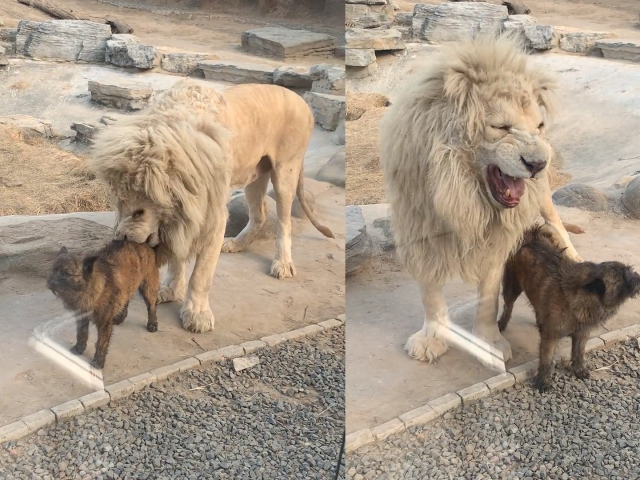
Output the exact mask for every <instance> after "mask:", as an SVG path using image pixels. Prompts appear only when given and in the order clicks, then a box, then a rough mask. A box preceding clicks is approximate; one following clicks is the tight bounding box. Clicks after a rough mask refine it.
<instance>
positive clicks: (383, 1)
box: [345, 0, 389, 5]
mask: <svg viewBox="0 0 640 480" xmlns="http://www.w3.org/2000/svg"><path fill="white" fill-rule="evenodd" d="M345 3H347V4H349V3H356V4H360V5H388V4H389V1H388V0H345Z"/></svg>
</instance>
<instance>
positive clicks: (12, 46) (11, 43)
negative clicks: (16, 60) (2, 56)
mask: <svg viewBox="0 0 640 480" xmlns="http://www.w3.org/2000/svg"><path fill="white" fill-rule="evenodd" d="M17 33H18V31H17V30H16V29H15V28H0V47H3V48H4V49H5V53H6V54H7V55H8V56H9V57H12V56H14V55H15V54H16V35H17Z"/></svg>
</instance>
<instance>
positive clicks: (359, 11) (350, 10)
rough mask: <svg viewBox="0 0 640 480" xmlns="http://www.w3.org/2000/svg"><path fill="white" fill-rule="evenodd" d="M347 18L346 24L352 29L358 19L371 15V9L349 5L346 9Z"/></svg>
mask: <svg viewBox="0 0 640 480" xmlns="http://www.w3.org/2000/svg"><path fill="white" fill-rule="evenodd" d="M344 13H345V18H344V22H345V24H346V25H349V26H350V27H352V26H355V23H356V22H357V21H358V19H359V18H360V17H362V16H364V15H368V14H369V13H371V8H370V7H369V6H367V5H362V4H350V3H347V4H346V5H345V9H344Z"/></svg>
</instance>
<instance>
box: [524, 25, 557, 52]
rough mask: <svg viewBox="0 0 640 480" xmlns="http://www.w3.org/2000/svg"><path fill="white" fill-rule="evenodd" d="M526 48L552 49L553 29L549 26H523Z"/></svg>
mask: <svg viewBox="0 0 640 480" xmlns="http://www.w3.org/2000/svg"><path fill="white" fill-rule="evenodd" d="M523 31H524V36H525V39H526V46H527V47H529V48H532V49H534V50H550V49H551V48H553V33H554V30H553V27H552V26H550V25H525V26H524V27H523Z"/></svg>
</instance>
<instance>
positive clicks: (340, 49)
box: [333, 45, 346, 58]
mask: <svg viewBox="0 0 640 480" xmlns="http://www.w3.org/2000/svg"><path fill="white" fill-rule="evenodd" d="M345 49H346V47H345V46H344V45H341V46H339V47H336V49H335V50H334V51H333V56H334V57H337V58H344V53H345V52H344V51H345Z"/></svg>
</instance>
